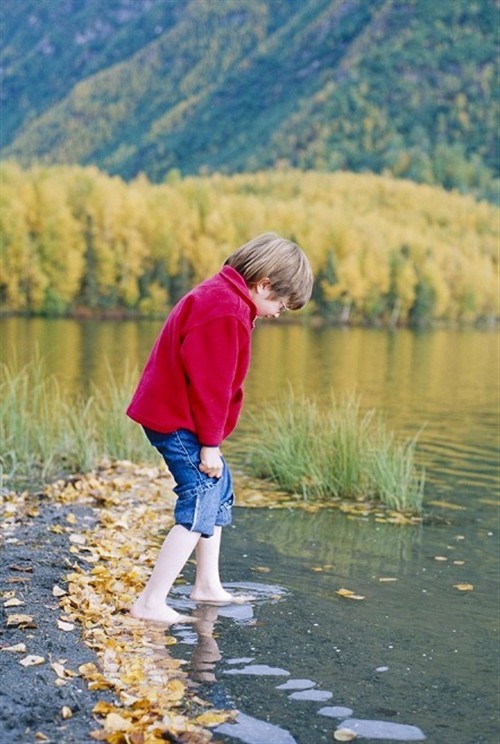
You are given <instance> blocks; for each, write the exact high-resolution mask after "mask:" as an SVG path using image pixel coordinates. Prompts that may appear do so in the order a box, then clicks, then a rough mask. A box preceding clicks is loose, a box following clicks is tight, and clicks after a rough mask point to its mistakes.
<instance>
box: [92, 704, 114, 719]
mask: <svg viewBox="0 0 500 744" xmlns="http://www.w3.org/2000/svg"><path fill="white" fill-rule="evenodd" d="M114 710H116V705H113V703H108V701H107V700H99V702H97V703H96V704H95V705H94V707H93V708H92V713H96V714H97V715H98V716H106V715H107V714H108V713H110V712H111V711H114Z"/></svg>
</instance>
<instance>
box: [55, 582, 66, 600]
mask: <svg viewBox="0 0 500 744" xmlns="http://www.w3.org/2000/svg"><path fill="white" fill-rule="evenodd" d="M67 593H68V592H67V591H66V590H65V589H61V587H60V586H58V585H57V584H54V586H53V587H52V595H53V596H54V597H64V596H65V595H66V594H67Z"/></svg>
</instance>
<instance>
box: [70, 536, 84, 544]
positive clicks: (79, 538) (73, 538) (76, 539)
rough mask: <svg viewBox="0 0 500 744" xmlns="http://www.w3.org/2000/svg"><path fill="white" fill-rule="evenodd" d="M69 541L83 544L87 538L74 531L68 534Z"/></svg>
mask: <svg viewBox="0 0 500 744" xmlns="http://www.w3.org/2000/svg"><path fill="white" fill-rule="evenodd" d="M69 541H70V542H71V543H73V544H74V545H85V543H86V542H87V538H86V537H85V536H84V535H78V534H76V533H74V534H73V535H70V536H69Z"/></svg>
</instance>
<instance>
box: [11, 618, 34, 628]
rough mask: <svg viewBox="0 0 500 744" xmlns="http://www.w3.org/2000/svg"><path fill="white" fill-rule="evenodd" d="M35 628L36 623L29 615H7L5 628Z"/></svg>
mask: <svg viewBox="0 0 500 744" xmlns="http://www.w3.org/2000/svg"><path fill="white" fill-rule="evenodd" d="M16 626H17V627H19V628H36V623H35V621H34V620H33V618H32V616H31V615H9V616H8V617H7V627H8V628H10V627H16Z"/></svg>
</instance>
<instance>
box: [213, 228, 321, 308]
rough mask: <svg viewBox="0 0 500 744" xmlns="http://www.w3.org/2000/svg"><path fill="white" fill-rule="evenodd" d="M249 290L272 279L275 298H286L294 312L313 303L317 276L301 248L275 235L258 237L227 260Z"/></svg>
mask: <svg viewBox="0 0 500 744" xmlns="http://www.w3.org/2000/svg"><path fill="white" fill-rule="evenodd" d="M224 266H232V267H233V269H236V271H237V272H238V273H239V274H241V276H242V277H243V279H244V280H245V281H246V283H247V284H248V286H249V287H251V286H254V285H256V284H258V283H259V282H260V281H262V280H263V279H269V281H270V283H271V288H272V292H273V296H274V297H277V298H278V297H279V298H283V299H285V298H286V301H287V307H288V308H289V309H290V310H298V309H299V308H301V307H303V306H304V305H305V304H306V303H307V302H309V300H310V298H311V293H312V286H313V281H314V277H313V273H312V270H311V266H310V264H309V261H308V259H307V257H306V256H305V254H304V253H303V251H301V249H300V248H299V246H298V245H296V244H295V243H293V242H292V241H291V240H287V239H286V238H282V237H281V236H280V235H277V234H276V233H273V232H267V233H263V234H262V235H258V236H257V237H256V238H253V240H250V241H249V242H248V243H245V244H244V245H242V246H240V248H238V249H237V250H235V251H234V253H231V255H230V256H229V257H228V258H227V259H226V261H225V262H224Z"/></svg>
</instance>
